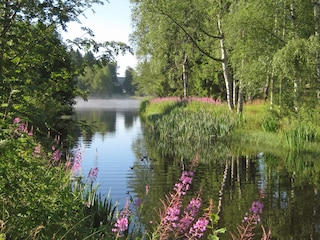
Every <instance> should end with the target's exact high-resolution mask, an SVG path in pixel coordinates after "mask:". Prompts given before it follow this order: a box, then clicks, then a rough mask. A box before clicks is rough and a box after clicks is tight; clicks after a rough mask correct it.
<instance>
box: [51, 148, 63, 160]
mask: <svg viewBox="0 0 320 240" xmlns="http://www.w3.org/2000/svg"><path fill="white" fill-rule="evenodd" d="M61 156H62V153H61V151H60V150H59V149H57V150H55V151H54V152H53V154H52V160H53V161H54V162H58V161H59V160H60V158H61Z"/></svg>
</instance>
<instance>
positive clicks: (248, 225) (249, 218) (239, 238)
mask: <svg viewBox="0 0 320 240" xmlns="http://www.w3.org/2000/svg"><path fill="white" fill-rule="evenodd" d="M262 209H263V204H262V203H261V202H260V201H253V202H252V204H251V207H250V209H249V212H246V214H245V216H244V218H243V220H242V223H241V224H240V225H239V226H238V227H237V230H238V232H237V233H231V237H232V239H233V240H252V239H256V238H253V237H254V236H255V233H254V230H255V229H256V227H257V226H259V225H260V227H261V229H262V232H263V233H262V237H261V240H269V239H271V231H270V230H269V231H268V232H266V230H265V227H264V226H263V225H262V224H261V223H260V222H261V217H260V214H261V213H262Z"/></svg>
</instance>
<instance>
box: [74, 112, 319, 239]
mask: <svg viewBox="0 0 320 240" xmlns="http://www.w3.org/2000/svg"><path fill="white" fill-rule="evenodd" d="M76 117H77V118H78V119H80V120H81V119H86V120H87V121H88V122H89V123H90V124H93V123H95V124H96V125H97V128H96V130H95V131H94V132H93V133H92V134H91V135H86V134H83V133H79V142H80V143H82V144H84V146H85V155H84V161H83V173H84V174H85V173H88V172H89V170H90V168H92V167H96V166H97V167H98V168H99V174H98V182H99V184H100V191H101V192H102V193H103V194H107V193H108V192H109V190H110V189H111V196H112V198H113V199H114V200H119V201H120V204H124V203H125V199H126V197H127V196H128V195H129V196H131V197H132V198H133V199H134V200H136V201H137V200H138V201H137V202H139V204H142V206H143V208H142V212H141V214H140V215H139V216H138V217H139V221H140V222H141V223H144V224H145V226H146V228H148V227H152V226H151V225H150V221H154V220H155V219H154V218H155V217H156V216H157V213H156V209H158V208H159V207H161V205H162V204H161V202H160V201H159V200H160V199H163V198H164V196H165V194H168V193H169V191H171V190H172V189H173V186H174V184H175V183H176V182H177V180H178V178H179V177H180V174H181V171H182V170H183V169H185V168H188V165H189V162H190V160H192V159H193V158H194V157H195V156H196V155H198V158H199V163H198V167H197V169H196V173H195V176H194V181H193V185H192V189H191V191H190V193H189V195H188V196H187V197H191V196H192V195H194V194H196V193H197V192H198V191H199V190H200V189H201V192H202V198H203V204H204V205H206V204H207V203H208V202H209V200H210V199H213V201H214V207H215V208H214V209H215V211H216V212H218V213H219V216H220V221H219V226H220V227H227V229H228V231H236V227H237V225H238V224H239V223H241V221H242V218H243V216H244V214H245V213H246V212H247V211H248V210H249V208H250V206H251V203H252V201H255V200H259V201H261V202H262V203H263V204H264V209H263V214H262V216H261V217H262V221H263V223H264V224H265V225H267V226H268V227H271V229H272V236H273V239H281V240H286V239H320V194H319V187H320V161H319V155H318V154H314V153H304V154H299V153H292V152H288V153H286V152H283V153H282V155H274V154H271V153H268V149H259V151H258V152H253V151H252V150H250V146H248V149H246V147H243V148H241V149H239V147H238V146H237V144H232V143H231V142H229V143H225V142H223V143H219V142H217V143H203V144H199V145H197V146H189V145H187V144H186V145H185V146H173V145H169V146H168V145H167V144H166V143H163V142H159V141H158V140H157V138H156V136H154V135H153V134H152V131H148V129H146V128H143V125H142V124H141V123H140V119H139V116H138V114H137V112H136V111H101V110H98V109H96V110H85V111H84V110H77V115H76ZM146 186H148V194H146ZM127 193H128V194H127ZM221 239H230V235H229V234H228V233H226V234H224V235H221Z"/></svg>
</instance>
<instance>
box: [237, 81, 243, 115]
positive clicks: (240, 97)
mask: <svg viewBox="0 0 320 240" xmlns="http://www.w3.org/2000/svg"><path fill="white" fill-rule="evenodd" d="M238 94H239V95H238V98H239V99H238V107H237V113H238V114H240V113H242V111H243V84H242V80H241V79H240V81H239V93H238Z"/></svg>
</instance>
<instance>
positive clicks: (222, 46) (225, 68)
mask: <svg viewBox="0 0 320 240" xmlns="http://www.w3.org/2000/svg"><path fill="white" fill-rule="evenodd" d="M218 30H219V35H220V49H221V60H222V61H221V63H222V71H223V77H224V80H225V84H226V92H227V103H228V107H229V109H230V111H232V109H233V108H232V99H231V98H232V94H231V90H232V88H231V79H230V77H229V72H228V66H227V64H228V59H227V53H226V48H225V44H224V36H223V31H222V27H221V19H220V15H219V16H218Z"/></svg>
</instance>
